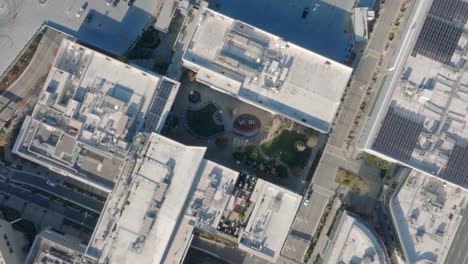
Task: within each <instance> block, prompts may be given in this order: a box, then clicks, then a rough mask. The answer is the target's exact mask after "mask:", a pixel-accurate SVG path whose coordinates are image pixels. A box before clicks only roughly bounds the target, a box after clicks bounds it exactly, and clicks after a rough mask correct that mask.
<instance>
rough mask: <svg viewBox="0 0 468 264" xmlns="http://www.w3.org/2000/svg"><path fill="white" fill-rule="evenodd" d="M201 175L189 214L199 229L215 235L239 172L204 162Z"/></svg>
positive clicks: (210, 162) (200, 171)
mask: <svg viewBox="0 0 468 264" xmlns="http://www.w3.org/2000/svg"><path fill="white" fill-rule="evenodd" d="M199 175H200V176H199V178H200V182H199V184H198V186H197V190H196V192H195V195H194V197H193V198H192V203H191V206H190V208H189V210H188V212H187V214H188V215H190V216H191V217H193V218H194V220H195V221H196V224H195V226H196V227H197V228H199V229H202V230H204V231H206V232H209V233H215V232H216V229H217V227H218V223H219V220H220V219H221V216H222V215H223V212H224V210H225V209H226V206H227V204H228V202H229V199H230V198H231V196H232V192H233V190H234V187H235V184H236V180H237V177H238V176H239V172H237V171H234V170H231V169H229V168H226V167H224V166H221V165H219V164H217V163H214V162H212V161H209V160H203V162H202V164H201V167H200V169H199Z"/></svg>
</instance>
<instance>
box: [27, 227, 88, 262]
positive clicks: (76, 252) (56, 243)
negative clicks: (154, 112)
mask: <svg viewBox="0 0 468 264" xmlns="http://www.w3.org/2000/svg"><path fill="white" fill-rule="evenodd" d="M85 249H86V244H85V243H84V242H83V241H80V240H78V239H77V238H75V237H73V236H69V235H66V234H63V233H58V232H56V231H53V230H51V229H46V230H44V231H42V232H41V233H39V234H38V235H37V236H36V237H35V239H34V243H33V244H32V246H31V249H30V250H29V254H28V257H27V259H26V261H25V263H77V264H80V263H86V261H85V259H84V251H85Z"/></svg>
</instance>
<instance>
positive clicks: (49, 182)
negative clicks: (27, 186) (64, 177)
mask: <svg viewBox="0 0 468 264" xmlns="http://www.w3.org/2000/svg"><path fill="white" fill-rule="evenodd" d="M47 185H49V186H52V187H55V186H57V184H56V183H55V182H53V181H51V180H48V181H47Z"/></svg>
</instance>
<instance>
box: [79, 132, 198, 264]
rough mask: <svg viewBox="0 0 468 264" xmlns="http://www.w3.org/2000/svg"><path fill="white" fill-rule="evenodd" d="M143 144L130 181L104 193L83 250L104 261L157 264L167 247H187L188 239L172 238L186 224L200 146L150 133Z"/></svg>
mask: <svg viewBox="0 0 468 264" xmlns="http://www.w3.org/2000/svg"><path fill="white" fill-rule="evenodd" d="M145 148H146V151H145V154H144V156H143V157H142V158H141V159H140V160H139V161H138V162H137V164H136V169H135V172H134V176H133V180H132V182H131V183H130V184H127V183H126V182H125V181H122V182H120V184H119V185H118V186H117V187H116V188H115V190H114V192H113V193H111V195H110V197H109V198H108V201H107V203H106V206H105V208H104V210H103V213H102V214H101V217H100V219H99V223H98V226H97V227H96V229H95V231H94V234H93V236H92V238H91V240H90V241H91V242H90V244H89V246H88V249H87V255H88V256H89V257H91V258H94V259H98V260H100V261H104V260H108V261H109V262H110V263H162V262H164V261H165V260H167V259H173V258H172V257H173V256H172V255H168V254H169V252H176V253H177V250H171V248H172V247H176V248H177V249H179V248H181V249H185V248H187V247H188V244H189V243H190V241H189V240H188V241H180V240H177V239H175V238H176V237H177V233H178V232H179V231H180V230H181V229H182V230H184V229H185V227H188V228H189V229H190V226H186V225H183V226H181V223H184V221H183V219H184V216H185V211H186V208H187V206H188V202H189V197H191V195H192V193H193V191H194V190H195V187H196V186H197V183H198V181H199V178H198V177H199V174H198V167H199V166H200V165H201V163H202V161H203V155H204V153H205V150H206V148H203V147H189V146H185V145H182V144H180V143H177V142H175V141H172V140H170V139H168V138H165V137H163V136H161V135H158V134H155V133H152V134H151V135H150V138H149V143H148V144H147V146H146V147H145ZM189 233H190V234H191V229H190V230H189ZM175 242H177V243H181V244H180V245H174V243H175ZM183 257H184V255H179V258H183ZM179 261H181V259H179Z"/></svg>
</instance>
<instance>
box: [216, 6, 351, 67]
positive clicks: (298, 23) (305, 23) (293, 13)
mask: <svg viewBox="0 0 468 264" xmlns="http://www.w3.org/2000/svg"><path fill="white" fill-rule="evenodd" d="M208 2H209V7H210V8H212V9H213V10H215V11H218V12H220V13H222V14H224V15H226V16H229V17H232V18H234V19H237V20H241V21H244V22H246V23H248V24H250V25H252V26H254V27H257V28H260V29H262V30H264V31H267V32H270V33H272V34H274V35H276V36H278V37H281V38H283V39H285V40H286V41H288V42H291V43H294V44H296V45H299V46H301V47H304V48H305V49H308V50H311V51H314V52H317V53H318V54H321V55H323V56H326V57H329V58H331V59H333V60H336V61H338V62H345V61H346V60H347V58H348V56H349V55H350V54H351V48H352V46H353V34H352V30H350V29H351V27H350V22H349V21H350V16H351V13H352V9H353V7H354V6H355V4H356V2H359V1H349V0H348V1H343V0H294V1H288V2H287V3H285V2H284V1H283V0H255V1H250V0H236V1H232V0H208ZM259 14H261V15H259ZM291 25H294V27H291ZM314 36H317V37H314Z"/></svg>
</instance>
